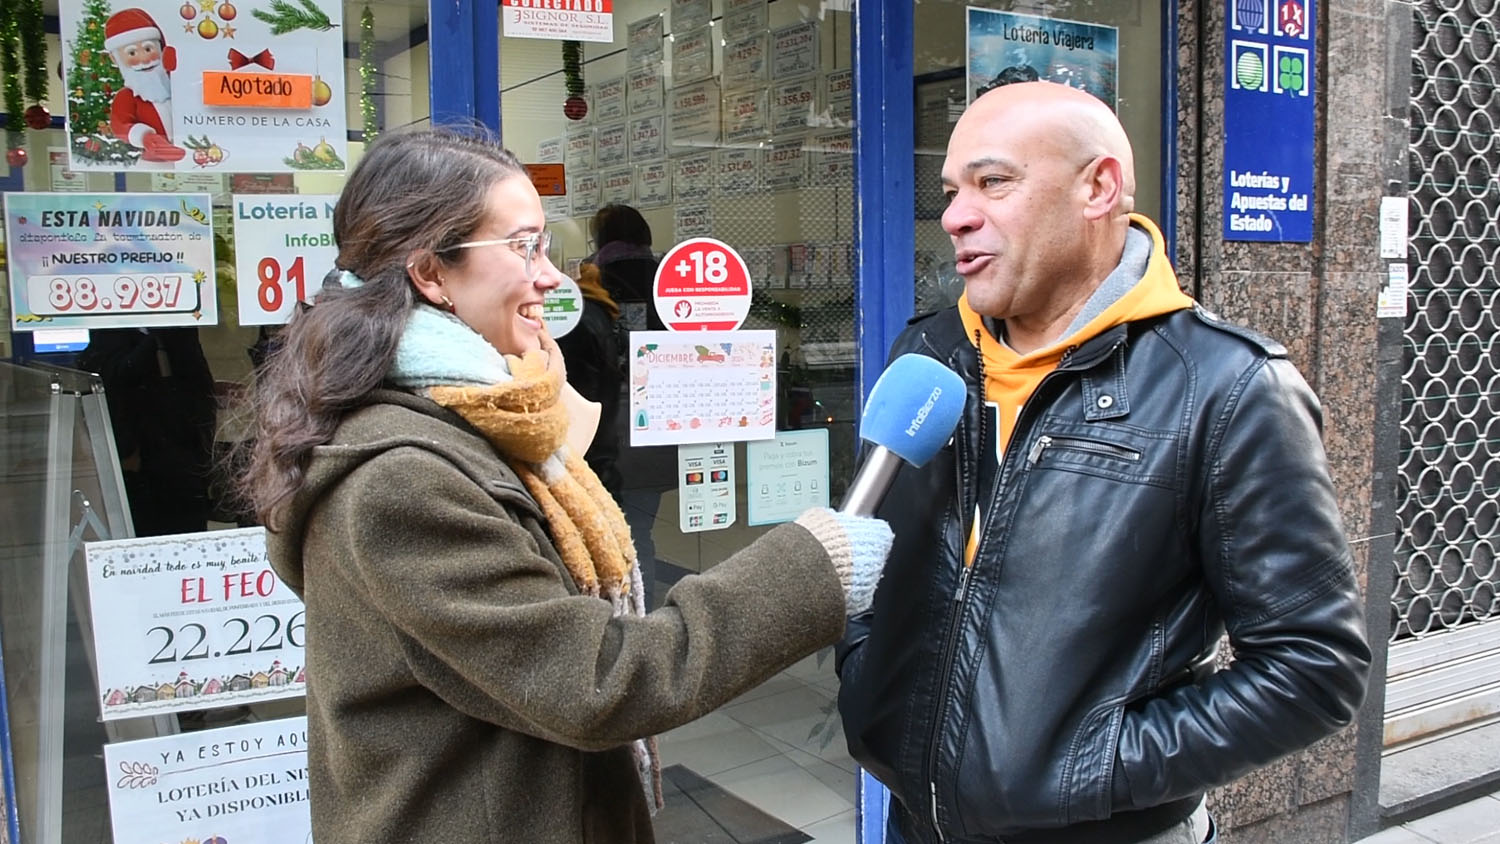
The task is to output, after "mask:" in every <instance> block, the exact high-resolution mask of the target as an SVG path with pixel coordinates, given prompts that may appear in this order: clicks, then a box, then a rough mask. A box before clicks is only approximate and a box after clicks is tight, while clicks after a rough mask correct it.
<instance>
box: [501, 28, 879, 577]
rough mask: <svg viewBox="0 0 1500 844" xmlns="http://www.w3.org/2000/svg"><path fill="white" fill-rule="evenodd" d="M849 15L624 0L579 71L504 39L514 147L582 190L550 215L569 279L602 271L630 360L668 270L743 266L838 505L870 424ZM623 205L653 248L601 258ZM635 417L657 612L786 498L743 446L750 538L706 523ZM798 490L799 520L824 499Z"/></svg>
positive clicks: (615, 248)
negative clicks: (686, 264) (860, 320)
mask: <svg viewBox="0 0 1500 844" xmlns="http://www.w3.org/2000/svg"><path fill="white" fill-rule="evenodd" d="M674 15H675V16H676V19H675V20H674ZM851 17H852V16H851V15H850V14H849V13H848V12H846V11H835V10H833V8H832V6H830V5H828V4H825V5H823V6H822V7H821V8H819V7H809V6H807V5H806V4H794V3H789V2H766V0H755V2H743V1H742V0H738V1H737V0H722V2H721V0H713V2H708V0H704V2H702V3H686V2H681V1H680V0H679V2H671V3H669V2H666V0H623V2H616V3H615V5H614V30H613V34H614V40H613V41H612V42H609V43H599V42H588V41H584V42H574V44H575V45H576V49H578V51H579V53H578V55H577V58H576V61H575V60H574V58H573V57H572V56H570V55H569V52H568V51H570V50H572V49H575V47H573V46H569V45H567V44H565V43H564V42H560V41H552V40H540V39H533V38H522V37H514V36H510V37H507V36H506V30H505V26H506V25H507V24H506V21H505V20H502V21H501V36H502V37H501V39H500V40H501V46H500V82H501V129H502V134H503V140H504V142H505V144H506V146H507V147H509V148H510V149H512V150H513V151H515V152H516V153H517V155H518V156H519V157H520V158H521V159H522V160H523V161H525V162H528V163H554V164H562V165H563V167H564V172H565V174H566V193H565V194H563V195H559V196H552V197H545V198H544V200H543V202H544V205H545V206H546V210H547V216H548V222H549V225H550V227H551V228H552V230H553V234H554V238H555V240H554V247H553V252H554V258H555V260H556V261H557V262H558V265H559V267H561V268H562V269H564V271H565V272H566V273H568V274H569V275H571V276H574V277H577V276H578V275H579V274H580V272H581V271H582V266H583V264H585V263H586V262H587V263H592V264H596V265H601V266H602V267H603V268H604V272H603V273H601V277H602V278H603V279H604V281H605V282H606V283H607V286H608V287H609V290H610V292H611V294H612V295H613V298H615V299H617V300H618V304H619V305H620V309H621V319H620V333H619V335H618V339H619V341H620V342H619V344H618V345H619V347H620V349H621V351H622V352H624V353H628V348H627V344H628V334H627V333H626V332H628V331H629V330H630V329H647V328H657V327H660V323H659V322H658V321H657V320H656V318H655V310H654V308H655V306H654V303H653V302H652V301H651V296H650V282H651V278H652V275H653V273H654V270H655V258H659V257H660V256H661V255H662V253H663V252H665V251H666V250H667V249H669V248H670V247H671V246H672V245H674V244H676V243H679V242H681V241H683V240H686V239H688V238H691V237H700V236H706V237H713V238H716V239H718V240H721V241H723V242H725V243H727V244H729V245H730V246H732V247H733V248H734V249H735V250H737V251H738V252H739V254H740V255H741V256H743V258H744V259H745V262H746V264H747V267H748V269H749V274H750V277H751V280H752V284H753V289H754V293H753V300H752V305H751V307H750V313H749V316H748V318H747V319H746V320H745V322H744V324H743V326H742V327H743V328H744V329H771V330H774V331H775V334H776V351H775V355H776V358H777V367H776V370H777V373H776V376H777V380H776V393H777V401H776V415H775V422H776V428H777V430H778V431H779V432H783V433H785V432H799V431H804V432H805V431H814V430H821V431H826V432H827V433H826V438H823V439H821V440H820V439H819V437H820V436H821V435H814V436H813V437H812V438H811V441H812V442H813V443H814V445H812V446H811V447H812V448H814V449H817V448H820V447H821V446H819V445H817V443H818V442H825V443H826V449H827V451H826V454H823V455H822V456H821V457H820V458H819V460H820V464H821V465H820V467H819V468H820V469H822V470H826V475H821V476H820V479H819V480H818V481H817V482H818V483H821V484H823V487H824V489H823V496H824V497H823V500H826V501H831V502H832V503H834V504H837V502H838V500H839V497H840V496H841V495H842V492H843V489H842V487H843V485H844V484H846V483H847V482H848V480H849V478H851V477H852V476H853V470H854V454H855V426H856V423H857V419H856V418H855V413H856V406H857V404H856V392H857V390H858V386H857V383H856V381H855V369H854V361H855V324H854V320H855V315H854V286H855V278H854V275H855V274H854V260H853V240H854V176H853V167H852V161H853V159H852V142H851V130H852V127H853V115H852V103H853V100H852V94H853V73H852V68H851V51H850V46H851V44H852V32H851V27H852V20H851ZM611 204H619V205H628V206H630V207H632V208H634V209H636V210H637V211H638V212H639V214H640V216H641V218H643V219H644V221H645V222H646V223H647V225H648V226H649V228H650V242H649V245H648V248H647V249H646V250H641V249H632V248H629V247H626V246H624V245H622V244H620V243H614V244H609V243H601V242H599V238H598V234H599V232H597V231H596V230H595V229H594V226H593V220H594V217H595V214H596V212H597V211H598V210H599V209H600V208H603V207H605V206H607V205H611ZM622 255H623V256H627V260H626V261H624V262H619V261H620V257H621V256H622ZM631 256H634V257H636V258H644V260H637V261H633V262H632V261H630V260H629V258H630V257H631ZM617 262H619V263H617ZM612 266H617V267H624V268H625V269H622V270H619V271H615V270H612V269H611V267H612ZM569 367H570V371H571V369H572V368H573V367H574V363H573V362H572V361H570V362H569ZM614 369H615V371H616V374H617V378H618V384H617V385H615V386H613V387H611V388H610V389H612V390H614V391H617V394H618V395H621V396H624V393H623V392H618V391H623V390H624V389H625V387H626V384H625V378H624V374H623V373H625V372H626V371H628V368H627V364H626V361H625V360H623V359H622V360H620V361H619V362H618V365H616V366H614ZM705 403H707V397H705ZM629 407H630V402H629V400H628V397H626V398H622V400H621V401H620V403H619V408H620V409H619V413H618V416H617V418H616V419H614V420H612V424H613V426H614V428H615V429H616V430H617V432H618V436H619V441H620V445H619V448H618V457H617V459H616V466H617V468H618V470H619V473H620V476H621V478H622V480H623V485H622V487H621V489H620V496H619V497H620V500H621V504H622V506H623V507H624V509H625V511H626V515H627V518H628V519H629V521H630V523H631V527H632V533H633V535H634V538H635V541H636V545H637V548H638V549H639V551H640V552H641V557H642V560H643V573H644V576H645V579H646V581H647V594H648V599H650V600H651V601H652V602H653V603H655V602H659V601H660V599H661V596H662V595H663V593H664V592H665V590H666V589H667V588H668V587H670V585H671V584H672V583H673V582H675V581H676V579H677V578H679V577H681V576H682V575H684V574H686V573H691V572H697V571H702V570H704V569H706V568H708V567H710V566H712V565H714V564H715V563H717V562H719V561H720V560H722V559H724V558H725V557H727V556H728V555H730V554H731V553H733V552H734V551H736V550H738V549H739V548H741V547H744V546H745V545H746V544H748V543H749V542H750V541H751V539H753V538H754V537H755V536H757V535H759V534H760V533H762V532H763V531H765V530H767V529H768V525H765V524H760V525H757V524H752V522H751V519H752V516H756V515H757V512H756V511H761V513H762V514H763V513H765V512H768V511H766V510H765V509H764V508H763V507H760V506H759V505H760V504H762V503H764V502H765V500H766V499H765V498H762V499H759V500H756V501H752V500H751V499H752V498H753V497H754V496H756V495H758V494H761V487H766V488H767V490H768V492H767V493H766V494H767V495H769V496H771V497H773V498H775V497H777V489H776V487H775V484H774V483H773V482H771V481H770V480H768V477H767V476H766V474H765V472H764V467H763V466H761V465H760V464H759V463H757V462H756V459H757V458H756V456H755V454H752V453H751V452H752V450H754V449H755V447H753V446H751V445H749V444H747V443H738V444H731V447H730V450H731V451H732V452H733V454H734V457H733V468H732V470H731V482H732V485H733V490H732V496H733V500H734V505H735V506H734V514H733V518H732V523H730V524H724V525H722V527H720V526H717V525H713V524H711V523H710V524H706V525H695V524H693V523H692V520H691V514H689V513H688V512H687V505H686V504H685V503H684V502H685V499H684V498H683V497H682V496H684V495H690V494H691V492H692V491H691V490H690V489H688V486H689V479H688V477H687V475H686V474H685V473H684V472H682V471H680V470H679V462H678V453H677V452H678V450H677V447H676V446H672V445H666V446H650V447H631V446H630V444H629V443H630V433H629V431H630V425H629V423H630V422H631V420H630V419H628V418H627V416H628V412H629ZM606 424H611V420H606ZM711 477H712V476H710V479H711ZM747 482H748V483H750V484H754V488H751V487H749V486H747ZM797 483H798V480H797V479H791V480H788V481H787V488H786V492H785V495H783V496H781V499H780V500H781V501H782V503H783V505H784V504H785V502H786V501H801V500H806V499H805V498H798V497H797V495H798V494H799V493H805V492H806V490H805V489H801V490H793V489H792V487H793V486H795V485H796V484H797ZM830 483H831V484H832V485H833V486H832V489H831V490H829V489H828V488H827V487H828V484H830ZM792 515H793V516H794V515H795V513H792ZM765 518H771V519H781V518H783V516H777V515H774V514H773V515H770V516H765ZM785 518H789V517H785ZM698 527H708V528H717V529H707V530H698V529H697V528H698Z"/></svg>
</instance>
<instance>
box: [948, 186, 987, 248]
mask: <svg viewBox="0 0 1500 844" xmlns="http://www.w3.org/2000/svg"><path fill="white" fill-rule="evenodd" d="M983 224H984V218H983V217H981V216H980V215H979V211H978V209H976V208H975V207H974V206H973V204H972V203H970V202H969V201H968V200H967V199H965V198H964V197H963V196H962V195H961V194H956V195H954V197H953V198H952V199H951V200H949V202H948V207H947V208H945V209H943V231H945V232H947V233H948V234H950V235H953V236H955V237H957V236H958V235H961V234H966V233H968V232H971V231H974V230H975V229H977V228H979V227H980V226H981V225H983Z"/></svg>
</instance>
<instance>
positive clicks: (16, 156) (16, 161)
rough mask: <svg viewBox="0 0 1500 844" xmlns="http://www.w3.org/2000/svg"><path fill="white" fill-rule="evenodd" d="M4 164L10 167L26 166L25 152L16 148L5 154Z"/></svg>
mask: <svg viewBox="0 0 1500 844" xmlns="http://www.w3.org/2000/svg"><path fill="white" fill-rule="evenodd" d="M5 163H6V164H9V165H10V166H12V167H25V166H26V150H24V149H22V148H21V147H16V148H15V149H13V150H10V151H8V152H6V153H5Z"/></svg>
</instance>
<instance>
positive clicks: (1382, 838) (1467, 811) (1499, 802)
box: [1355, 790, 1500, 844]
mask: <svg viewBox="0 0 1500 844" xmlns="http://www.w3.org/2000/svg"><path fill="white" fill-rule="evenodd" d="M1355 844H1500V790H1497V791H1494V792H1491V793H1490V794H1488V795H1486V796H1484V797H1479V798H1476V799H1474V800H1470V801H1469V802H1467V803H1460V804H1459V805H1457V806H1454V807H1453V808H1451V809H1446V810H1444V811H1441V812H1438V813H1436V814H1432V815H1428V816H1426V817H1423V818H1418V819H1416V820H1414V821H1408V822H1406V823H1404V824H1402V825H1400V826H1396V827H1391V828H1390V829H1387V830H1384V831H1382V832H1379V833H1376V834H1375V835H1372V836H1370V837H1369V838H1361V839H1360V840H1359V841H1357V842H1355Z"/></svg>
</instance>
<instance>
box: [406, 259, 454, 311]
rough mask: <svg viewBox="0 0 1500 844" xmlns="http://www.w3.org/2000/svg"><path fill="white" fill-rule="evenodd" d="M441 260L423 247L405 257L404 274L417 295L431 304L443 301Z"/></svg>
mask: <svg viewBox="0 0 1500 844" xmlns="http://www.w3.org/2000/svg"><path fill="white" fill-rule="evenodd" d="M442 268H443V262H442V261H439V260H438V257H437V256H436V255H434V254H432V253H431V252H428V251H427V250H425V249H423V250H420V251H417V252H413V253H411V254H410V255H408V256H407V257H406V275H407V277H409V278H410V279H411V283H412V286H413V287H415V288H417V295H419V296H421V297H422V298H423V299H426V300H427V301H428V302H429V303H431V304H433V305H441V304H442V303H443V296H444V295H445V294H444V292H443V274H442Z"/></svg>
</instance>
